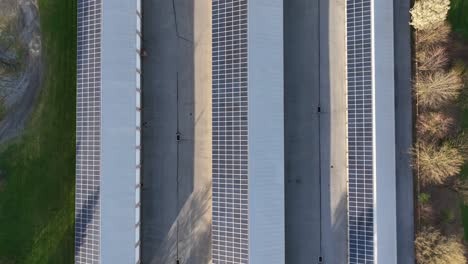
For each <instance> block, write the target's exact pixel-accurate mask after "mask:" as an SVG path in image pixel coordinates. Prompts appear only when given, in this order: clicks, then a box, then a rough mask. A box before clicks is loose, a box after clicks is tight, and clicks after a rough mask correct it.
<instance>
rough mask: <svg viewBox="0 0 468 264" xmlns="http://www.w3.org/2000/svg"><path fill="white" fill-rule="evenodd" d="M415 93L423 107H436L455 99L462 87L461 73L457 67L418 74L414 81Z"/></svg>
mask: <svg viewBox="0 0 468 264" xmlns="http://www.w3.org/2000/svg"><path fill="white" fill-rule="evenodd" d="M414 87H415V93H416V95H417V97H418V102H419V104H420V105H421V106H423V107H429V108H437V107H440V106H442V105H443V104H445V103H448V102H450V101H453V100H455V99H456V98H457V97H458V95H460V92H461V89H462V88H463V79H462V73H461V72H460V71H459V70H457V69H452V70H450V71H448V72H445V71H437V72H434V73H424V74H420V75H419V77H418V78H417V79H416V81H415V85H414Z"/></svg>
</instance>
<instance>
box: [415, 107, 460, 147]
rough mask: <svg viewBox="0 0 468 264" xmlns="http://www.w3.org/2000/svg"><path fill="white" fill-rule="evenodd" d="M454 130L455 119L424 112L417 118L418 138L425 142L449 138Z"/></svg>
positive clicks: (440, 114) (439, 113)
mask: <svg viewBox="0 0 468 264" xmlns="http://www.w3.org/2000/svg"><path fill="white" fill-rule="evenodd" d="M454 128H455V119H454V118H453V117H451V116H449V115H446V114H444V113H441V112H426V113H422V114H421V115H419V116H418V120H417V123H416V129H417V132H418V137H419V138H422V139H424V140H425V141H427V142H431V141H435V140H440V139H443V138H446V137H447V136H450V135H451V134H452V132H454V131H453V130H455V129H454Z"/></svg>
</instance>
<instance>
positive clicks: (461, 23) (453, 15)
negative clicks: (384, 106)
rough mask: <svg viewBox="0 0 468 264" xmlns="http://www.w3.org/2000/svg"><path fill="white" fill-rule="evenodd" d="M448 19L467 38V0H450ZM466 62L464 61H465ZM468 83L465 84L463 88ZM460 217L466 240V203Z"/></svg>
mask: <svg viewBox="0 0 468 264" xmlns="http://www.w3.org/2000/svg"><path fill="white" fill-rule="evenodd" d="M449 21H450V24H451V25H452V28H453V30H454V31H455V32H458V33H460V34H461V35H462V36H463V37H465V39H468V1H466V0H451V6H450V11H449ZM465 64H466V62H465ZM467 88H468V84H465V89H467ZM463 96H464V97H465V98H462V99H461V100H465V101H468V98H466V97H468V95H467V94H466V93H465V94H463ZM461 126H462V129H463V131H464V132H465V133H468V108H467V107H466V106H465V107H464V109H463V110H462V113H461ZM461 177H462V178H463V179H465V180H468V164H465V166H464V167H463V169H462V172H461ZM461 208H462V219H463V226H464V237H465V240H466V241H468V205H465V204H462V205H461Z"/></svg>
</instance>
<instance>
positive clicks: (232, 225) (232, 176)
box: [212, 0, 248, 264]
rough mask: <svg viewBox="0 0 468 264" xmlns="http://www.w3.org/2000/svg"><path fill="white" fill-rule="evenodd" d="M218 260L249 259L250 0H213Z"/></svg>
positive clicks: (215, 258) (214, 239) (214, 251)
mask: <svg viewBox="0 0 468 264" xmlns="http://www.w3.org/2000/svg"><path fill="white" fill-rule="evenodd" d="M212 45H213V51H212V52H213V53H212V76H213V87H212V100H213V101H212V106H213V115H212V131H213V132H212V133H213V134H212V148H213V149H212V155H213V156H212V166H213V167H212V169H213V170H212V171H213V197H212V203H213V208H212V210H213V224H212V244H213V245H212V259H213V263H214V264H221V263H222V264H225V263H236V264H238V263H248V174H247V166H248V155H247V102H248V101H247V0H213V1H212Z"/></svg>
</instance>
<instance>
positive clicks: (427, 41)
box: [416, 22, 452, 47]
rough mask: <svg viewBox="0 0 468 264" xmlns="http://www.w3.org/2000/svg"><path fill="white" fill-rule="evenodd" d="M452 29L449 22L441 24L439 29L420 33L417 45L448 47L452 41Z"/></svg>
mask: <svg viewBox="0 0 468 264" xmlns="http://www.w3.org/2000/svg"><path fill="white" fill-rule="evenodd" d="M451 31H452V29H451V28H450V25H449V24H448V23H447V22H444V23H441V24H439V25H438V26H437V27H435V28H433V29H428V30H420V31H418V34H417V38H416V44H417V46H418V47H425V46H427V45H436V44H438V45H446V44H447V43H448V42H449V41H450V32H451Z"/></svg>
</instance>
